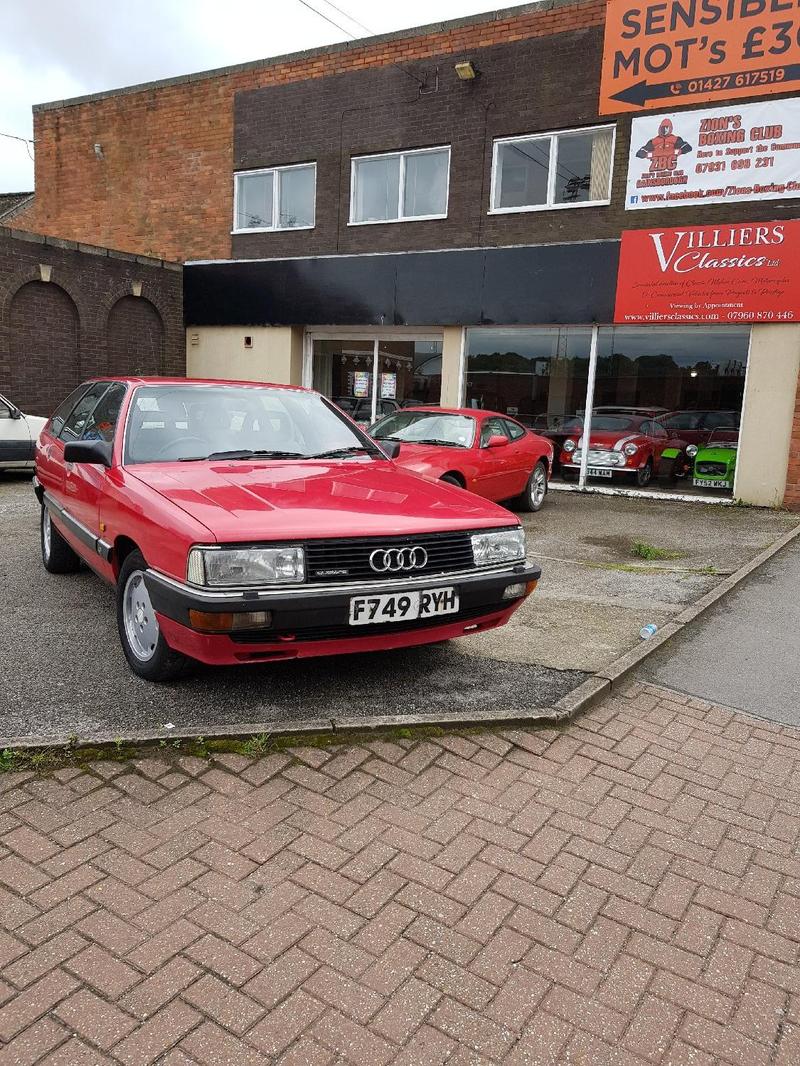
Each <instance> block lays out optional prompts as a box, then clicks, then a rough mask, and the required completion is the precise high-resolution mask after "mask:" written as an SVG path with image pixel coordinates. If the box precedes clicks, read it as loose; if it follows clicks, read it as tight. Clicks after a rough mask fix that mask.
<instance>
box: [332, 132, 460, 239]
mask: <svg viewBox="0 0 800 1066" xmlns="http://www.w3.org/2000/svg"><path fill="white" fill-rule="evenodd" d="M449 181H450V148H449V146H446V147H443V148H420V149H418V150H416V151H413V152H389V153H384V154H382V155H368V156H359V157H356V158H354V159H353V160H352V161H351V175H350V224H351V225H368V224H370V223H375V222H409V221H413V220H415V219H416V220H419V219H427V218H446V217H447V197H448V185H449Z"/></svg>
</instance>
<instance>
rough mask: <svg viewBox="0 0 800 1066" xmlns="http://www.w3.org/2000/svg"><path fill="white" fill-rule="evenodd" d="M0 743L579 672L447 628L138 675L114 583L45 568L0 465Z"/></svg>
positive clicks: (519, 698)
mask: <svg viewBox="0 0 800 1066" xmlns="http://www.w3.org/2000/svg"><path fill="white" fill-rule="evenodd" d="M0 544H2V546H3V550H2V553H0V598H1V600H2V609H1V610H0V648H2V649H3V653H2V656H0V686H1V687H2V691H3V706H2V709H1V710H0V744H2V742H3V740H6V741H8V740H11V739H13V738H28V739H38V740H42V739H47V738H65V737H68V736H70V735H73V734H74V735H76V736H78V737H80V738H87V737H92V736H96V735H98V734H100V735H105V736H111V737H113V736H116V735H122V734H130V733H133V732H142V731H146V732H150V733H152V732H160V731H161V730H162V727H163V726H164V725H165V724H166V723H172V724H173V725H174V726H175V727H176V728H178V729H196V730H197V731H198V732H200V733H202V732H203V731H204V730H207V729H211V728H212V727H227V726H230V727H231V728H234V727H238V726H242V725H253V726H254V727H259V726H264V725H265V724H267V723H269V722H272V721H275V720H281V721H289V720H297V719H304V720H305V719H310V718H323V719H325V720H327V721H329V720H330V719H332V718H341V717H345V716H346V717H352V716H361V715H396V714H414V715H420V714H424V715H434V716H435V715H437V714H447V715H451V714H453V713H454V712H455V713H458V712H474V711H476V710H481V711H484V710H492V709H494V708H496V707H500V708H504V709H507V710H515V709H516V710H525V709H527V708H531V707H547V706H550V705H551V704H553V703H555V702H556V701H557V700H558V699H560V698H561V697H562V696H563V695H565V694H566V693H567V692H569V691H570V690H571V689H572V688H574V687H575V686H576V685H577V684H579V683H580V682H581V681H582V680H583V679H584V677H585V674H583V673H580V672H577V671H560V670H555V669H550V668H547V667H542V666H539V665H538V664H536V663H526V662H513V663H497V662H494V661H492V660H487V659H484V658H483V657H482V656H481V655H480V650H481V649H480V647H479V646H478V647H476V652H477V654H474V655H470V656H468V657H467V658H466V659H465V657H464V656H463V655H462V654H460V653H459V652H458V651H457V650H456V648H455V642H451V643H450V644H444V645H438V646H434V647H428V648H417V649H409V650H403V651H397V652H391V653H383V654H380V655H378V654H376V655H358V656H357V655H352V656H339V657H337V658H335V659H317V660H306V661H305V662H302V663H297V662H294V663H293V662H286V663H273V664H264V665H257V666H239V667H228V668H222V669H213V670H211V669H206V668H198V670H197V673H196V675H195V676H193V677H191V678H189V679H187V680H184V681H182V682H180V683H179V684H176V685H150V684H148V683H147V682H144V681H141V680H139V679H138V678H136V677H134V676H133V675H132V674H131V673H130V671H129V669H128V666H127V663H126V662H125V659H124V657H123V654H122V651H121V649H120V646H119V641H118V637H117V631H116V622H115V619H114V594H113V591H112V590H111V589H110V588H108V587H107V586H105V585H104V584H103V582H101V581H100V580H99V579H98V578H97V577H95V576H94V575H93V574H91V573H90V572H89V571H82V572H81V573H80V574H76V575H69V576H64V577H59V576H55V575H52V574H47V573H45V571H44V569H43V568H42V565H41V561H40V555H39V532H38V505H37V503H36V499H35V497H34V495H33V491H32V489H31V484H30V481H29V480H28V479H23V478H19V477H17V478H11V477H6V478H0Z"/></svg>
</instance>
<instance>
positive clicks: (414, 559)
mask: <svg viewBox="0 0 800 1066" xmlns="http://www.w3.org/2000/svg"><path fill="white" fill-rule="evenodd" d="M427 562H428V553H427V552H426V551H425V549H424V548H420V547H414V548H376V549H375V551H374V552H373V553H372V554H371V555H370V557H369V565H370V566H371V567H372V569H373V570H375V571H377V573H379V574H399V573H400V571H401V570H422V569H423V568H424V567H425V565H426V564H427Z"/></svg>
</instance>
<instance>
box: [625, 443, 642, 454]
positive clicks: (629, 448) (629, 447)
mask: <svg viewBox="0 0 800 1066" xmlns="http://www.w3.org/2000/svg"><path fill="white" fill-rule="evenodd" d="M622 450H623V451H624V452H625V454H626V455H636V453H637V452H638V451H639V449H638V448H637V446H636V445H635V444H634V443H633V442H632V441H631V443H630V444H626V445H625V447H624V448H623V449H622Z"/></svg>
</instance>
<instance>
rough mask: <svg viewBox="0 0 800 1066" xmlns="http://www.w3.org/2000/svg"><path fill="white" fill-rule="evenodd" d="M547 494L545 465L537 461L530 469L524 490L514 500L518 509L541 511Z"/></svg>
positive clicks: (531, 511) (533, 511) (532, 512)
mask: <svg viewBox="0 0 800 1066" xmlns="http://www.w3.org/2000/svg"><path fill="white" fill-rule="evenodd" d="M546 495H547V466H546V465H545V464H544V463H542V462H538V463H537V464H536V466H535V467H534V468H533V470H532V471H531V475H530V477H529V478H528V483H527V485H526V486H525V491H524V492H523V493H522V495H521V496H518V497H517V499H516V500H515V501H514V503H515V505H516V509H517V510H518V511H527V512H528V514H535V513H536V512H537V511H541V509H542V504H543V503H544V499H545V496H546Z"/></svg>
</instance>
